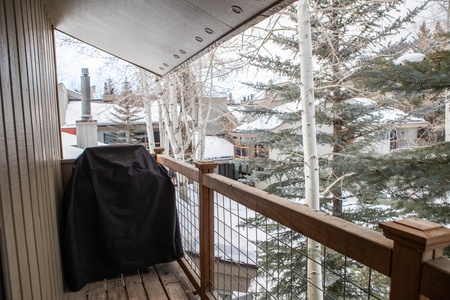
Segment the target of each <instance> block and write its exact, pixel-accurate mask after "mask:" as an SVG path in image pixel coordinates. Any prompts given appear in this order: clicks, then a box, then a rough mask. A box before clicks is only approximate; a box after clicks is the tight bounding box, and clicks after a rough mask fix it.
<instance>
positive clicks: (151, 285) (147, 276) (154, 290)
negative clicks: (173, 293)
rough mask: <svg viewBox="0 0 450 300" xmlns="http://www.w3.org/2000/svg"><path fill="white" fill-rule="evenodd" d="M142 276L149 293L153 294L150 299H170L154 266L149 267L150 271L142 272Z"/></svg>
mask: <svg viewBox="0 0 450 300" xmlns="http://www.w3.org/2000/svg"><path fill="white" fill-rule="evenodd" d="M141 277H142V281H143V282H144V287H145V290H146V291H147V294H148V295H150V294H151V296H152V297H151V298H150V299H161V300H162V299H164V300H166V299H169V298H168V297H167V294H166V291H165V290H164V287H163V286H162V285H161V281H160V280H159V277H158V273H156V270H155V268H154V267H151V268H149V272H148V273H144V274H141Z"/></svg>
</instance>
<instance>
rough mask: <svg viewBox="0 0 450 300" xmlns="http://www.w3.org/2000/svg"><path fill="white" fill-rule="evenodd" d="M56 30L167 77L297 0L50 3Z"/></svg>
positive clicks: (56, 0) (66, 0) (50, 0)
mask: <svg viewBox="0 0 450 300" xmlns="http://www.w3.org/2000/svg"><path fill="white" fill-rule="evenodd" d="M46 2H47V7H48V10H49V13H50V17H51V19H52V22H53V25H54V27H55V28H56V29H57V30H59V31H61V32H64V33H65V34H68V35H70V36H72V37H74V38H76V39H79V40H81V41H83V42H85V43H87V44H90V45H92V46H94V47H96V48H99V49H101V50H103V51H105V52H108V53H110V54H112V55H115V56H117V57H120V58H122V59H124V60H126V61H128V62H130V63H133V64H135V65H138V66H140V67H142V68H144V69H146V70H149V71H150V72H152V73H155V74H157V75H160V76H163V75H165V74H167V73H168V72H170V71H171V70H174V69H175V68H177V67H178V66H180V65H182V64H183V63H185V62H187V61H189V60H192V59H194V58H196V57H198V56H200V55H202V54H203V53H205V52H206V51H208V50H209V49H211V48H212V47H215V46H217V45H219V44H220V43H221V42H223V41H225V40H227V39H229V38H231V37H233V36H234V35H237V34H238V33H240V32H242V31H243V30H245V29H247V28H249V27H251V26H252V25H254V24H256V23H257V22H259V21H261V20H263V19H264V18H266V17H268V16H270V15H271V14H273V13H275V12H277V11H279V10H280V9H282V8H284V7H286V6H288V5H289V4H291V3H293V2H294V0H127V1H124V0H83V1H74V0H46Z"/></svg>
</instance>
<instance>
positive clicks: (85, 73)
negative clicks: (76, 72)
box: [81, 68, 89, 76]
mask: <svg viewBox="0 0 450 300" xmlns="http://www.w3.org/2000/svg"><path fill="white" fill-rule="evenodd" d="M81 74H82V75H84V76H88V75H89V69H88V68H81Z"/></svg>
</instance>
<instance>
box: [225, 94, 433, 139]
mask: <svg viewBox="0 0 450 300" xmlns="http://www.w3.org/2000/svg"><path fill="white" fill-rule="evenodd" d="M347 101H348V102H351V103H354V104H358V103H359V104H361V105H367V106H369V105H376V102H375V101H373V100H370V99H367V98H352V99H350V100H347ZM273 110H274V111H276V112H279V113H289V112H291V113H292V112H300V111H301V108H300V104H299V103H298V102H290V103H287V104H283V105H280V106H278V107H276V108H274V109H273ZM372 114H376V116H378V117H379V119H378V120H377V123H381V124H384V123H386V124H387V123H392V124H396V126H398V127H411V126H414V127H418V126H426V125H428V122H427V121H425V120H424V119H422V118H417V117H412V116H408V115H407V114H406V113H404V112H402V111H401V110H398V109H396V108H390V107H383V108H380V109H377V110H375V111H374V112H373V113H372ZM283 124H284V121H283V120H282V119H280V118H279V117H277V115H273V116H261V117H259V118H258V119H256V120H254V121H252V122H247V123H244V124H242V125H240V126H239V127H237V128H236V129H235V130H233V132H246V131H252V130H264V131H271V130H274V129H276V128H278V127H280V126H281V125H283Z"/></svg>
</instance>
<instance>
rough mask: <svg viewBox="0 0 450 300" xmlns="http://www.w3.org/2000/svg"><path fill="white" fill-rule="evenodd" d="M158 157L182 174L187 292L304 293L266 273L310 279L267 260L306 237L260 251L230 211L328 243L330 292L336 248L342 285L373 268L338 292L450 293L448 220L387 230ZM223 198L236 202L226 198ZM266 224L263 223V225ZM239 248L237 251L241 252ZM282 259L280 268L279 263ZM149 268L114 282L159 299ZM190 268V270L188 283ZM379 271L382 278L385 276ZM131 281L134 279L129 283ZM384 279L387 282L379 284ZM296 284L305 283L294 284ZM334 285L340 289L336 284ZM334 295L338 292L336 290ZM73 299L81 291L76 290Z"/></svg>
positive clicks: (210, 166) (325, 288)
mask: <svg viewBox="0 0 450 300" xmlns="http://www.w3.org/2000/svg"><path fill="white" fill-rule="evenodd" d="M156 158H157V161H158V162H159V163H161V164H162V165H163V166H165V167H166V168H168V169H170V170H171V172H173V174H175V175H174V176H176V180H174V183H175V184H176V185H177V186H176V188H177V196H178V198H179V199H178V201H179V218H180V223H181V226H182V228H184V229H182V235H183V234H185V235H186V236H185V237H184V239H185V240H184V241H185V242H186V243H185V244H184V247H185V253H186V255H185V258H183V259H182V260H180V261H179V262H178V263H177V262H175V263H172V264H171V265H170V266H171V268H170V270H172V271H173V272H174V273H175V275H170V276H172V278H176V279H175V281H176V282H177V283H176V284H177V286H179V287H180V286H181V288H180V290H184V291H185V292H186V296H187V297H189V298H192V297H197V298H198V297H200V298H201V299H222V298H224V297H231V298H235V299H238V298H239V297H247V298H246V299H258V298H268V297H269V298H274V299H276V298H283V297H285V296H286V293H288V294H289V293H290V294H289V297H292V298H293V299H305V297H306V296H305V292H304V290H303V288H301V287H300V286H298V285H293V286H292V287H294V290H289V288H290V287H285V290H284V291H282V293H283V294H277V293H278V292H277V291H269V289H270V288H271V287H272V286H275V285H276V284H278V283H276V282H277V280H279V278H275V277H272V278H271V279H270V280H272V282H273V283H272V286H271V285H267V283H266V282H264V278H266V279H267V278H268V276H269V275H270V276H274V274H275V276H276V274H278V275H279V276H281V275H282V274H285V273H287V272H290V273H289V274H291V273H292V274H293V275H292V276H293V278H292V279H293V280H292V281H294V279H295V280H297V279H299V278H300V279H302V278H305V280H304V285H305V286H306V285H308V279H307V277H308V276H307V274H306V273H305V274H302V272H303V271H300V272H297V271H296V270H294V269H295V268H299V267H298V264H297V261H296V260H295V259H294V258H290V260H289V261H291V264H292V266H291V265H288V264H286V263H285V261H284V262H283V263H280V262H278V264H277V266H278V267H277V268H278V271H276V272H273V270H271V268H270V267H269V268H266V266H265V265H266V264H267V265H269V264H268V263H267V262H264V261H263V259H264V258H266V257H267V256H272V257H278V256H280V257H283V256H285V255H289V253H292V252H295V251H299V249H300V248H301V244H294V243H291V245H285V244H283V245H281V246H278V247H274V248H271V249H269V250H268V251H267V252H265V253H262V254H261V253H258V252H260V251H265V249H264V246H260V245H258V243H257V242H255V241H254V238H252V239H253V240H251V238H250V237H248V236H247V234H249V231H248V229H245V230H246V231H244V234H240V233H239V232H240V230H241V229H242V227H245V226H241V229H236V227H237V226H235V225H233V224H232V223H233V222H232V220H231V219H230V218H229V217H228V215H230V216H235V217H236V218H237V219H239V220H241V221H242V220H244V219H245V218H246V217H248V215H249V214H250V212H252V213H254V214H255V215H259V216H263V217H264V218H266V219H268V220H270V222H268V223H265V225H264V226H265V228H267V227H268V226H273V225H275V227H280V228H281V227H282V228H285V229H283V230H279V229H277V230H279V231H278V234H282V235H284V234H286V233H288V232H289V234H294V235H296V234H298V235H301V236H302V237H305V238H310V239H313V240H315V241H317V242H319V243H320V244H321V249H322V250H321V253H319V256H320V258H318V259H317V261H318V263H320V265H321V267H322V269H323V272H324V274H323V278H324V282H323V285H322V287H319V289H320V290H322V292H323V293H324V295H330V294H329V293H330V291H329V290H330V283H329V282H330V280H328V279H327V278H328V277H329V276H330V270H329V269H328V267H329V264H330V263H329V261H327V259H329V257H330V256H333V257H338V256H339V261H341V262H345V265H343V267H342V268H341V269H342V270H344V271H345V275H343V276H342V277H341V279H340V280H342V282H343V284H344V285H345V284H348V285H349V286H350V285H354V286H356V285H359V284H360V283H355V282H351V278H352V276H351V275H350V272H351V271H352V269H354V270H353V271H355V272H356V273H357V274H363V273H364V272H366V273H367V274H369V275H368V277H367V278H368V285H367V287H362V286H361V287H359V286H358V291H356V289H355V291H356V292H355V293H354V294H353V295H352V296H350V295H349V294H348V291H345V289H344V290H343V291H338V293H341V292H342V294H340V295H337V297H339V298H341V297H342V298H345V299H362V298H365V299H369V298H370V299H449V298H448V295H450V286H449V285H448V282H450V260H448V259H447V258H445V257H443V249H444V247H446V246H448V245H450V229H448V228H446V227H444V226H441V225H439V224H435V223H432V222H428V221H425V220H420V219H416V218H409V219H404V220H396V221H392V222H386V223H382V224H380V227H381V229H382V230H383V233H381V232H377V231H373V230H370V229H367V228H364V227H361V226H358V225H356V224H353V223H350V222H347V221H344V220H342V219H339V218H336V217H333V216H330V215H327V214H325V213H323V212H319V211H315V210H312V209H310V208H308V207H307V206H305V205H301V204H299V203H295V202H292V201H289V200H287V199H283V198H280V197H277V196H274V195H270V194H268V193H265V192H264V191H261V190H258V189H255V188H252V187H249V186H247V185H244V184H241V183H239V182H236V181H234V180H231V179H228V178H225V177H223V176H220V175H218V174H215V173H214V168H215V166H216V165H215V164H214V163H211V162H199V163H197V164H196V166H193V165H190V164H187V163H184V162H181V161H178V160H175V159H174V158H171V157H169V156H164V155H161V154H158V155H157V156H156ZM174 179H175V178H174ZM224 199H226V200H224ZM225 201H227V203H228V202H229V203H232V205H231V206H229V205H228V204H225V205H224V204H223V203H224V202H225ZM238 206H239V207H241V208H242V209H243V211H245V213H244V215H240V214H239V212H237V210H236V208H237V207H238ZM191 209H192V210H191ZM190 214H192V215H190ZM189 215H190V216H189ZM186 222H188V223H186ZM189 222H192V223H189ZM186 224H187V225H186ZM224 226H229V227H230V229H229V230H230V231H232V232H234V233H236V234H238V233H239V234H240V236H239V239H233V238H231V237H230V236H228V237H227V231H226V230H224V228H223V227H224ZM233 226H234V227H233ZM264 226H262V227H261V228H259V229H257V230H258V231H262V230H264ZM266 234H267V233H266ZM275 235H276V234H275V233H270V237H271V238H273V237H275ZM267 236H268V235H266V237H267ZM243 239H244V241H243ZM245 239H247V240H245ZM189 243H192V244H189ZM246 243H247V244H252V243H255V244H256V245H257V247H256V250H255V252H256V256H255V257H252V255H251V253H250V254H249V253H248V252H247V253H244V251H243V250H241V248H245V247H243V246H242V245H246ZM224 244H226V245H224ZM239 245H241V246H239ZM279 245H280V244H279ZM227 247H228V249H234V251H235V252H234V254H233V255H230V256H229V257H227V253H229V252H227V251H225V250H224V251H222V250H223V249H226V248H227ZM233 247H234V248H233ZM289 247H291V248H289ZM249 248H251V247H249ZM283 248H286V249H287V251H284V252H283ZM236 251H237V252H236ZM231 252H233V251H231ZM231 252H230V253H231ZM299 252H301V251H299ZM236 254H239V255H236ZM302 255H303V254H302ZM238 256H239V258H236V257H238ZM305 257H306V259H311V257H312V256H311V255H309V254H308V253H305ZM348 261H353V263H352V264H350V263H348ZM294 265H295V266H294ZM180 267H181V269H182V270H183V272H182V271H181V269H180ZM281 267H282V269H280V268H281ZM158 268H159V267H158V266H157V267H155V268H151V269H150V270H151V273H152V272H154V271H155V270H156V271H158ZM283 268H284V269H283ZM168 270H169V269H168ZM325 273H326V274H325ZM347 273H348V274H347ZM152 274H153V273H152ZM338 275H339V274H338ZM147 276H148V275H146V274H141V275H140V277H139V276H138V275H133V276H131V277H125V280H124V281H123V282H125V284H122V286H121V285H120V280H121V279H116V281H112V282H115V283H117V282H119V284H118V285H117V286H118V287H119V290H121V291H122V293H125V292H126V293H128V294H127V295H129V292H128V290H129V288H134V287H136V286H139V288H140V290H141V292H143V291H145V292H147V296H148V297H149V299H153V297H154V296H155V295H152V294H151V293H153V289H151V288H149V287H148V286H147V285H146V282H148V281H150V282H151V281H152V280H148V279H146V278H147ZM185 276H186V277H187V278H189V280H190V283H189V284H188V283H187V279H186V277H185ZM332 276H334V277H336V276H337V275H336V274H332ZM294 277H295V278H294ZM354 278H355V277H354ZM379 278H382V279H383V278H384V279H383V280H381V281H379V280H378V279H379ZM159 280H160V282H161V285H162V286H163V288H164V282H165V279H164V277H163V276H160V279H159ZM299 281H301V280H299ZM382 281H384V283H382ZM109 282H110V281H108V280H106V281H102V282H100V283H96V284H94V285H92V288H95V289H100V292H101V294H102V295H109V294H108V293H112V292H110V289H109V285H108V283H109ZM127 282H131V287H129V286H128V283H127ZM153 282H154V281H153ZM170 282H172V281H170ZM264 284H265V285H264ZM381 285H386V286H385V287H384V286H383V287H381ZM89 286H91V285H89ZM89 286H88V287H87V289H86V290H85V291H84V292H81V297H82V298H83V297H85V296H86V295H88V296H89V293H90V289H89ZM113 286H116V285H113ZM299 287H300V288H299ZM296 288H299V290H298V291H296V290H295V289H296ZM305 289H306V288H305ZM381 289H384V290H383V292H379V291H376V290H381ZM159 290H160V289H159ZM333 292H334V293H335V291H333ZM280 293H281V292H280ZM346 293H347V294H346ZM165 294H166V296H167V297H168V298H164V299H175V298H171V296H170V293H169V292H168V291H167V290H166V293H165ZM124 295H125V294H124ZM334 296H336V295H335V294H333V297H334ZM77 297H78V294H77ZM183 297H184V296H183ZM330 297H331V296H330ZM69 299H79V298H75V295H72V294H70V297H69ZM83 299H86V298H83ZM124 299H127V298H124ZM130 299H131V298H130ZM137 299H139V298H137ZM144 299H145V298H144ZM156 299H159V298H156ZM177 299H182V298H177Z"/></svg>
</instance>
